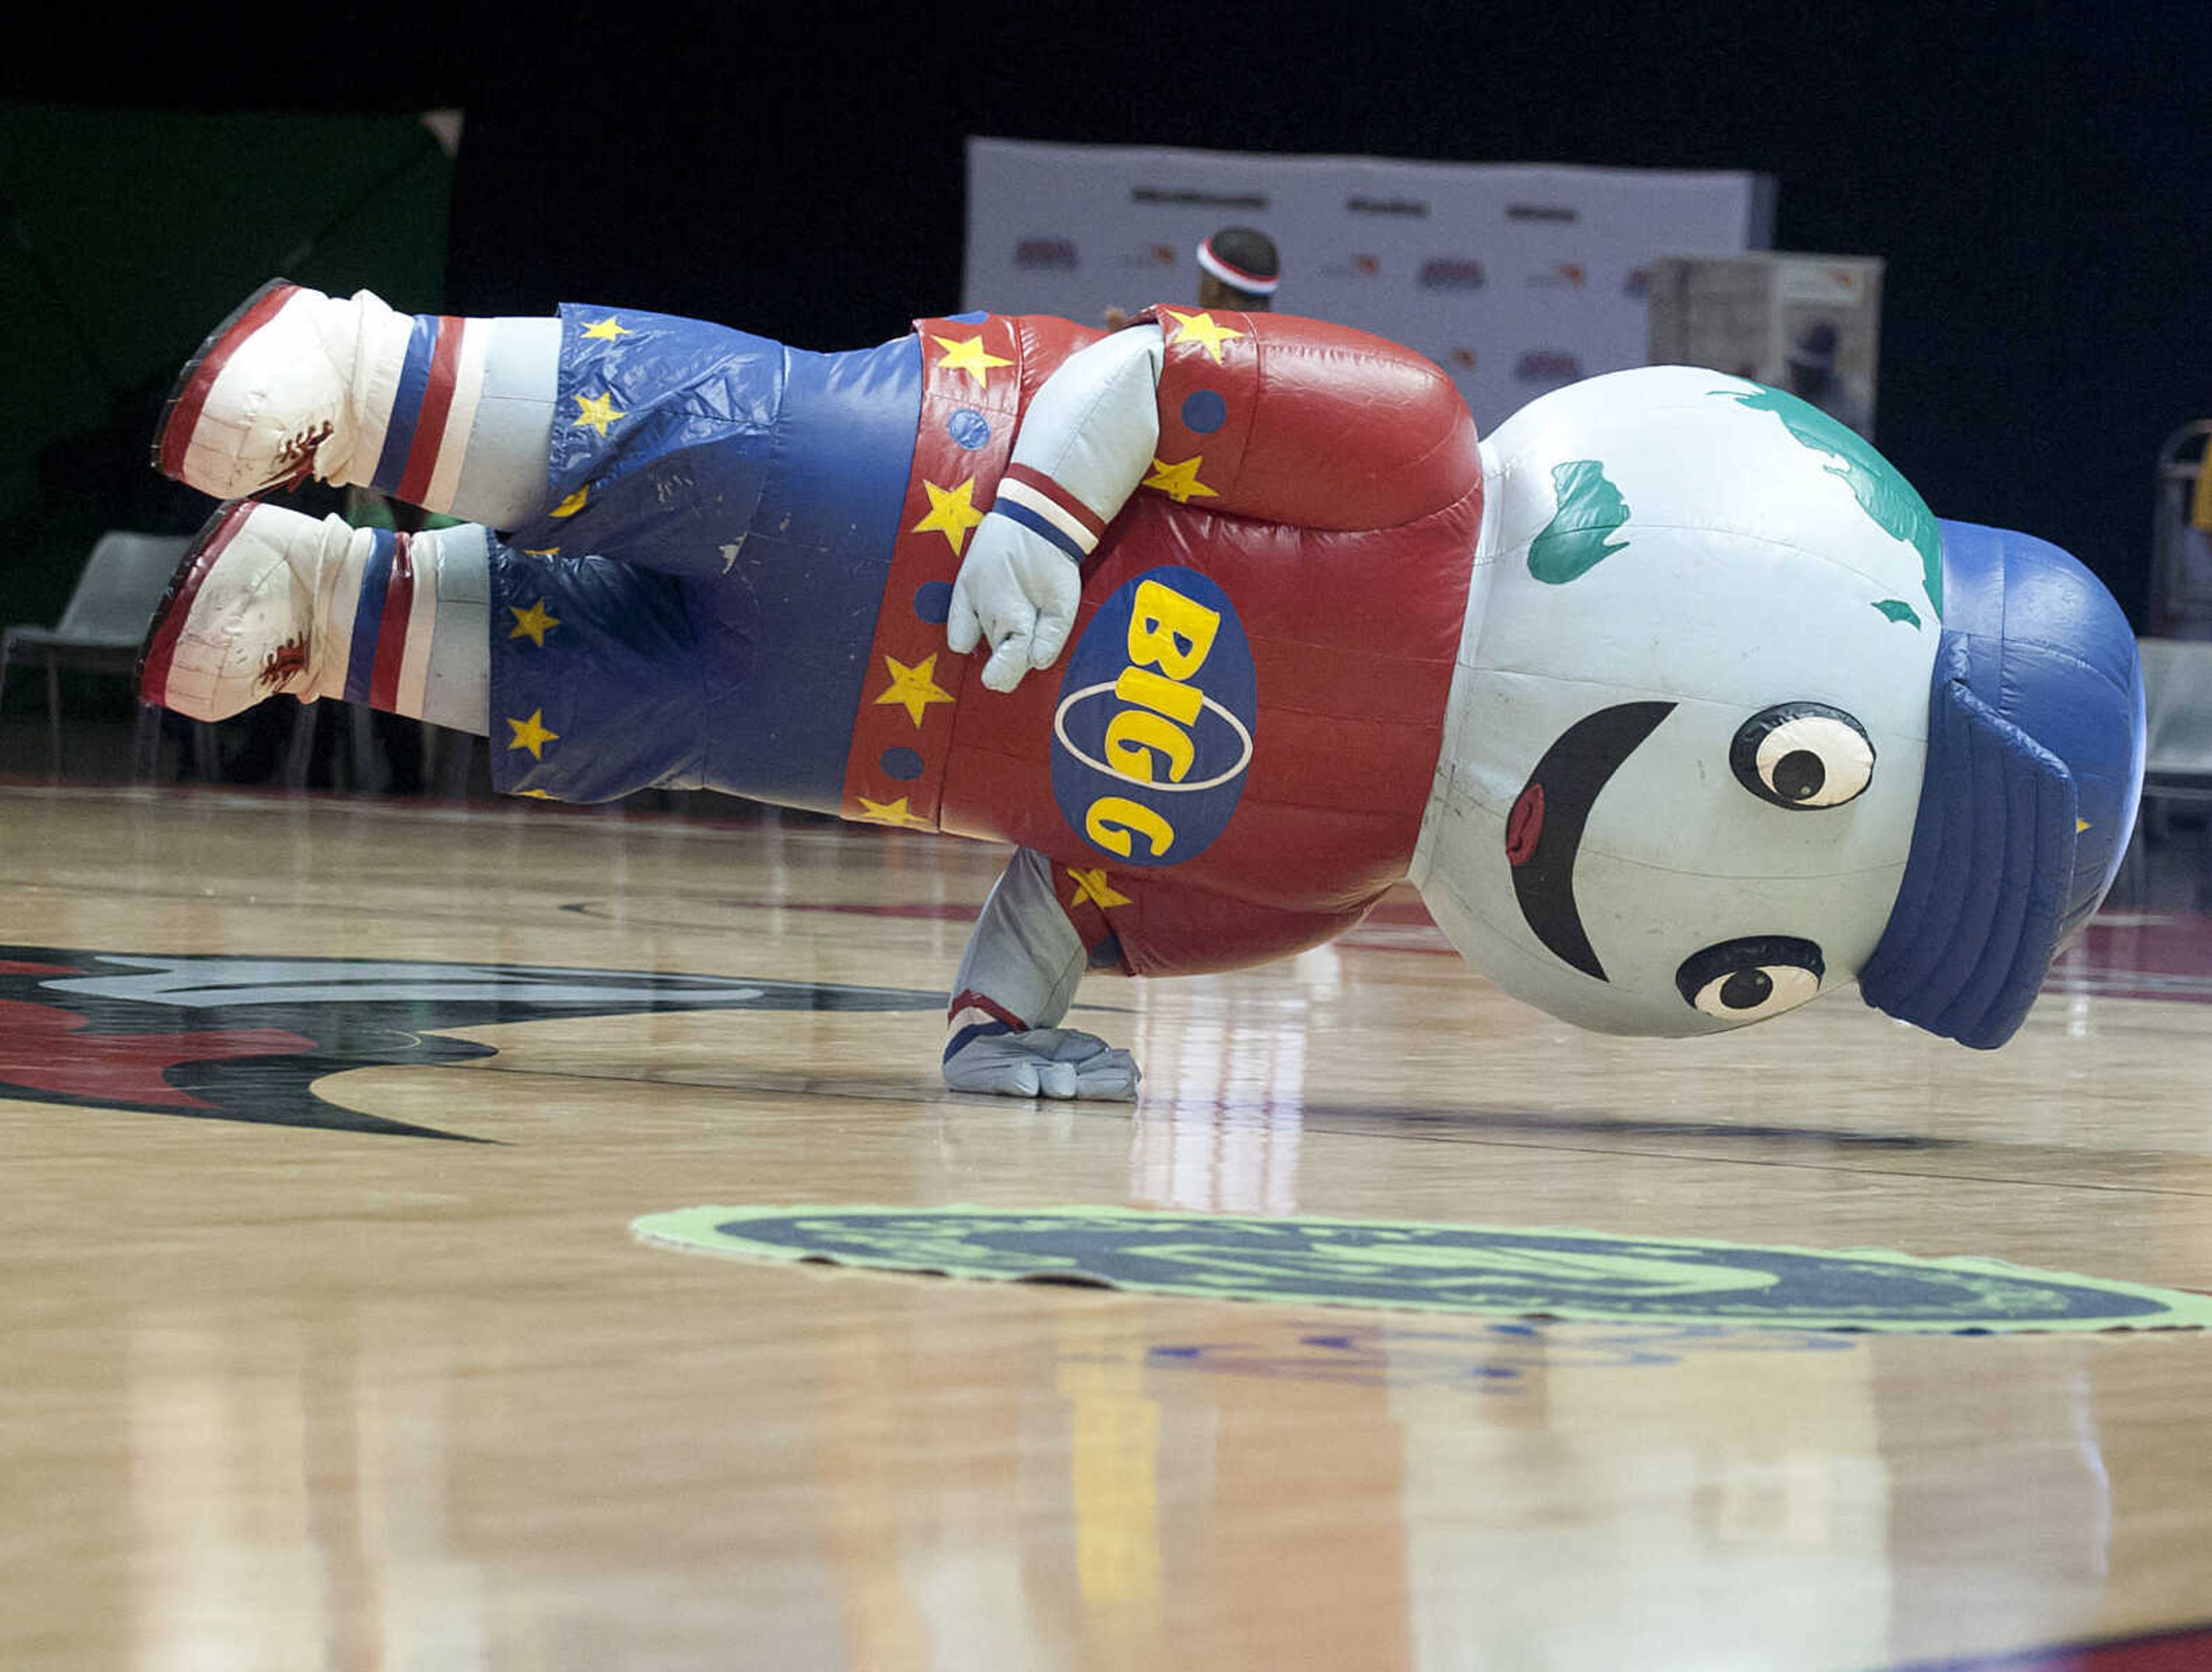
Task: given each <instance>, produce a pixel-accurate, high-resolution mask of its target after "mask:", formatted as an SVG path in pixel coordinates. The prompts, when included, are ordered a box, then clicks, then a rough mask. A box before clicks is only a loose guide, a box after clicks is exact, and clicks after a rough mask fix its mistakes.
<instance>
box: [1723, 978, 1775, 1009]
mask: <svg viewBox="0 0 2212 1672" xmlns="http://www.w3.org/2000/svg"><path fill="white" fill-rule="evenodd" d="M1773 991H1774V977H1773V976H1770V975H1768V974H1767V973H1766V971H1765V970H1737V971H1736V972H1735V974H1734V975H1733V976H1729V978H1728V979H1727V980H1726V981H1724V982H1722V983H1721V1003H1722V1004H1723V1005H1724V1006H1727V1007H1728V1008H1729V1009H1730V1010H1756V1009H1758V1008H1759V1006H1761V1005H1763V1004H1765V1002H1766V1000H1767V997H1768V995H1769V994H1771V993H1772V992H1773Z"/></svg>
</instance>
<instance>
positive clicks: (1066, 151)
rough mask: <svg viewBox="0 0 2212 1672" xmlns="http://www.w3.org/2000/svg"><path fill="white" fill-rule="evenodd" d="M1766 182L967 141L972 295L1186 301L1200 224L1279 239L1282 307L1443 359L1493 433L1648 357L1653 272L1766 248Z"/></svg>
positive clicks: (1093, 308)
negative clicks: (1540, 402) (1533, 404)
mask: <svg viewBox="0 0 2212 1672" xmlns="http://www.w3.org/2000/svg"><path fill="white" fill-rule="evenodd" d="M1772 224H1773V192H1772V182H1771V179H1768V178H1767V177H1765V176H1762V175H1758V174H1751V173H1681V172H1674V171H1666V170H1654V169H1626V168H1576V167H1547V166H1535V165H1524V164H1501V163H1451V162H1406V161H1390V160H1388V159H1384V158H1378V157H1319V156H1283V155H1266V154H1261V153H1246V152H1230V151H1184V150H1170V149H1145V148H1139V147H1129V146H1115V145H1049V144H1042V143H1030V142H1027V141H1020V140H1006V139H986V138H972V139H970V140H969V142H968V243H967V264H966V269H965V276H964V280H963V286H962V294H963V299H964V303H965V305H966V306H967V307H969V308H987V309H989V310H990V311H992V312H994V313H1057V314H1060V315H1062V316H1064V317H1066V318H1068V319H1079V320H1082V321H1083V322H1085V324H1097V323H1099V322H1100V319H1101V316H1102V314H1103V312H1104V310H1105V309H1106V308H1107V307H1109V305H1110V306H1116V307H1124V308H1127V309H1129V310H1131V311H1134V310H1135V309H1137V308H1139V307H1144V306H1146V304H1148V303H1152V302H1170V303H1176V304H1179V305H1187V304H1188V303H1189V302H1191V301H1193V300H1194V298H1195V297H1196V295H1197V294H1198V277H1199V275H1198V264H1197V263H1196V261H1195V260H1194V258H1193V255H1192V252H1193V251H1194V249H1195V247H1196V246H1197V244H1198V241H1199V240H1200V239H1201V238H1203V237H1205V236H1206V234H1208V233H1211V232H1213V231H1215V230H1217V229H1218V228H1222V227H1228V226H1249V227H1256V228H1259V229H1260V230H1261V231H1262V232H1265V233H1266V234H1267V235H1268V236H1269V237H1271V238H1273V240H1275V244H1276V246H1277V248H1278V249H1279V251H1280V252H1281V255H1282V267H1283V279H1282V289H1280V290H1279V291H1278V292H1277V293H1276V295H1275V308H1276V311H1277V312H1279V313H1302V314H1306V315H1310V317H1312V318H1315V319H1330V320H1334V321H1335V322H1337V323H1338V324H1340V325H1357V326H1358V327H1359V328H1360V329H1362V330H1364V331H1374V332H1376V333H1377V334H1378V335H1380V336H1383V337H1389V338H1391V339H1392V340H1394V341H1396V342H1400V343H1403V344H1407V346H1408V347H1411V348H1414V349H1418V350H1420V351H1421V352H1422V353H1423V354H1425V355H1427V356H1429V357H1430V358H1431V360H1434V361H1435V362H1437V364H1438V365H1440V366H1442V367H1443V368H1444V369H1445V370H1446V371H1447V372H1449V374H1451V376H1452V377H1453V379H1454V380H1455V381H1456V382H1457V383H1458V385H1459V387H1460V392H1461V393H1462V395H1464V396H1465V397H1466V398H1467V403H1468V407H1469V408H1470V409H1471V410H1473V412H1474V416H1475V421H1476V423H1478V424H1480V426H1481V427H1482V428H1483V429H1485V430H1488V429H1492V428H1494V427H1495V426H1496V425H1497V424H1498V423H1499V422H1500V421H1501V420H1503V419H1504V417H1505V416H1507V415H1508V414H1510V413H1511V412H1512V411H1513V410H1515V409H1516V408H1517V407H1520V406H1522V405H1523V404H1526V403H1527V402H1528V400H1529V399H1530V398H1533V397H1534V396H1536V395H1539V394H1541V393H1542V392H1544V391H1546V390H1547V389H1554V388H1557V387H1558V386H1559V385H1561V384H1563V383H1571V382H1573V381H1574V380H1576V379H1577V378H1583V377H1589V376H1593V375H1595V374H1597V373H1599V372H1607V371H1616V370H1619V369H1620V368H1623V367H1626V366H1640V365H1643V364H1644V360H1645V354H1646V338H1647V334H1648V325H1647V319H1646V307H1645V301H1646V297H1647V295H1648V294H1649V291H1650V275H1651V268H1652V265H1653V264H1654V263H1655V262H1656V261H1657V260H1658V259H1659V258H1662V257H1664V256H1676V255H1735V254H1739V253H1741V252H1744V251H1747V250H1757V249H1764V248H1765V247H1767V246H1768V244H1769V243H1770V242H1771V229H1772Z"/></svg>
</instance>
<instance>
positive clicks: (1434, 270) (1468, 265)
mask: <svg viewBox="0 0 2212 1672" xmlns="http://www.w3.org/2000/svg"><path fill="white" fill-rule="evenodd" d="M1419 283H1420V287H1421V289H1424V290H1480V289H1482V287H1483V286H1484V285H1486V284H1487V283H1490V275H1489V274H1488V273H1486V271H1483V265H1482V264H1481V263H1480V261H1477V260H1476V259H1475V258H1474V257H1473V256H1442V255H1440V256H1431V258H1429V259H1428V260H1426V261H1425V262H1423V263H1422V264H1421V271H1420V277H1419Z"/></svg>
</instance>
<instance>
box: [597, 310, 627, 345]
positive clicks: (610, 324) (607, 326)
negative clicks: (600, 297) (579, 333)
mask: <svg viewBox="0 0 2212 1672" xmlns="http://www.w3.org/2000/svg"><path fill="white" fill-rule="evenodd" d="M636 334H637V333H636V332H635V331H632V330H631V329H630V328H629V326H628V325H617V324H616V323H615V316H614V315H613V314H611V313H610V314H608V315H607V317H606V318H605V319H594V320H593V321H592V323H591V324H590V325H586V326H585V327H584V335H585V336H586V337H598V338H599V341H601V342H602V343H611V342H613V341H614V340H615V338H616V337H634V336H635V335H636Z"/></svg>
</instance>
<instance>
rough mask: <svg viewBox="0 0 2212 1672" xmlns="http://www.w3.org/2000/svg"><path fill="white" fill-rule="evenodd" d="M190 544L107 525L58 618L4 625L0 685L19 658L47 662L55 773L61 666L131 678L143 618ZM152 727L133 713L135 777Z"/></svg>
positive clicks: (57, 771)
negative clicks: (42, 623) (43, 624)
mask: <svg viewBox="0 0 2212 1672" xmlns="http://www.w3.org/2000/svg"><path fill="white" fill-rule="evenodd" d="M189 544H191V541H190V539H189V538H187V537H185V536H184V535H181V534H133V533H128V532H123V531H120V530H111V531H109V532H107V533H105V534H103V535H101V536H100V538H99V540H98V542H97V543H95V544H94V546H93V548H92V555H91V556H89V557H88V558H87V559H86V560H85V564H84V569H83V572H82V574H80V575H78V576H77V581H76V590H75V591H74V592H72V593H70V599H69V603H68V605H66V606H64V609H63V611H62V618H61V620H60V621H59V622H58V623H56V624H55V625H53V626H52V627H29V626H18V627H10V628H9V629H7V631H6V633H5V634H4V635H0V685H4V684H5V683H6V680H7V677H8V670H9V668H10V667H11V666H15V665H17V664H18V663H21V662H43V663H44V664H45V665H46V734H47V757H48V760H49V763H50V765H51V769H52V773H53V775H55V776H56V777H59V776H60V775H61V769H62V690H61V684H62V682H61V671H62V669H64V667H70V668H76V669H80V670H82V671H83V672H90V673H112V674H120V675H121V676H123V677H124V678H130V677H131V674H132V673H133V672H135V671H136V668H137V660H138V645H139V641H141V640H142V639H143V638H144V637H145V636H146V627H147V623H149V622H150V621H152V620H153V618H154V611H155V607H156V606H157V605H160V603H161V594H162V593H163V592H164V591H165V590H166V589H167V587H168V584H169V577H170V576H171V575H173V574H174V573H175V572H176V568H177V565H178V564H179V562H182V561H183V559H184V555H185V547H186V546H187V545H189ZM159 725H160V716H159V714H156V713H155V711H153V710H151V709H148V710H144V711H143V712H142V713H141V714H140V715H139V720H138V733H137V739H136V746H135V749H134V753H133V766H134V772H135V774H136V775H138V776H141V777H143V776H145V775H148V773H149V771H150V768H151V764H152V762H151V758H150V745H153V744H155V743H157V742H158V740H159V738H160V732H159ZM205 739H206V733H205V728H204V727H203V728H201V733H200V739H199V742H200V746H201V747H202V748H203V749H208V748H209V747H210V746H209V745H208V744H207V742H206V740H205ZM210 752H211V750H210Z"/></svg>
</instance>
